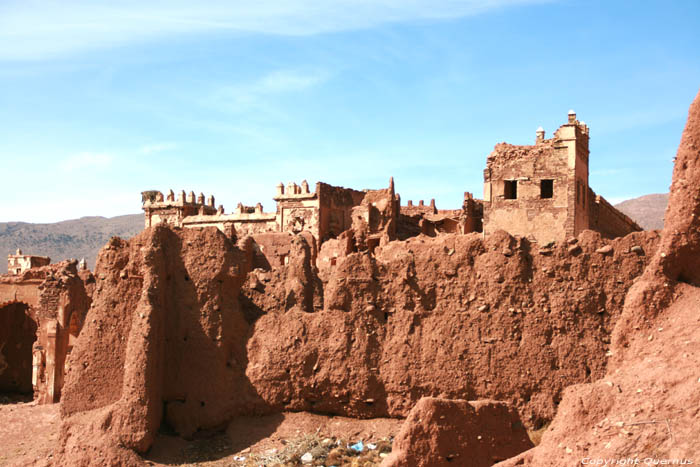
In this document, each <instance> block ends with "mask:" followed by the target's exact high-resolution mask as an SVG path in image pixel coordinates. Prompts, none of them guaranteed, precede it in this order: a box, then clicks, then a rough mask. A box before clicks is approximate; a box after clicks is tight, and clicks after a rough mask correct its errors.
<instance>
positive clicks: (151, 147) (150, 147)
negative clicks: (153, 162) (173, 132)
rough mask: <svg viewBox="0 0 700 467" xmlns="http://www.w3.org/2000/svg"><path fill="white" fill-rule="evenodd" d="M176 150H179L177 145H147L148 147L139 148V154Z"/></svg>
mask: <svg viewBox="0 0 700 467" xmlns="http://www.w3.org/2000/svg"><path fill="white" fill-rule="evenodd" d="M175 148H177V144H175V143H154V144H146V145H144V146H141V147H140V148H139V153H140V154H146V155H148V154H155V153H158V152H164V151H171V150H173V149H175Z"/></svg>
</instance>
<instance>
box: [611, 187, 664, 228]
mask: <svg viewBox="0 0 700 467" xmlns="http://www.w3.org/2000/svg"><path fill="white" fill-rule="evenodd" d="M667 204H668V193H664V194H654V195H645V196H640V197H639V198H634V199H628V200H627V201H623V202H621V203H619V204H616V205H615V207H616V208H617V209H619V210H620V211H622V212H624V213H625V214H627V215H628V216H630V217H631V218H632V219H634V221H635V222H637V224H639V225H640V226H641V227H642V228H643V229H644V230H657V229H663V228H664V213H665V212H666V205H667Z"/></svg>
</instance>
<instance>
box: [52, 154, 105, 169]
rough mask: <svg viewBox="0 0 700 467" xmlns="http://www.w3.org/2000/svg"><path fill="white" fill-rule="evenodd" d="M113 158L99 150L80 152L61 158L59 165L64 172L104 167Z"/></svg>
mask: <svg viewBox="0 0 700 467" xmlns="http://www.w3.org/2000/svg"><path fill="white" fill-rule="evenodd" d="M113 160H114V158H113V157H112V156H111V155H110V154H106V153H101V152H81V153H78V154H75V155H73V156H70V157H68V158H67V159H65V160H63V162H62V163H61V167H62V168H63V170H65V171H66V172H75V171H79V170H92V169H105V168H107V167H109V166H110V165H112V161H113Z"/></svg>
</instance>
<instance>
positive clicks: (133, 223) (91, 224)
mask: <svg viewBox="0 0 700 467" xmlns="http://www.w3.org/2000/svg"><path fill="white" fill-rule="evenodd" d="M141 230H143V214H131V215H127V216H118V217H111V218H105V217H81V218H80V219H73V220H69V221H62V222H56V223H53V224H30V223H27V222H0V273H3V274H4V273H6V272H7V255H8V254H10V253H14V252H15V251H16V250H17V248H21V249H22V252H23V253H26V254H32V255H41V256H50V257H51V262H53V263H55V262H58V261H61V260H64V259H68V258H75V259H80V258H85V260H86V261H87V264H88V267H89V268H90V269H94V267H95V260H96V259H97V253H98V252H99V251H100V248H102V247H103V246H104V245H105V243H107V240H109V239H110V238H111V237H113V236H118V237H122V238H129V237H132V236H134V235H136V234H137V233H139V232H140V231H141Z"/></svg>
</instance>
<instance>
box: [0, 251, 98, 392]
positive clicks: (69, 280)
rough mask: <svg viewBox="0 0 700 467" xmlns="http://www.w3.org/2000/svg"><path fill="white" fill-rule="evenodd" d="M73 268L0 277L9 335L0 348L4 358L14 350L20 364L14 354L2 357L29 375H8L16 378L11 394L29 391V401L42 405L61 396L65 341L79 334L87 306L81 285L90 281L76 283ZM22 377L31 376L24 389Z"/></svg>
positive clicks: (68, 264)
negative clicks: (14, 390)
mask: <svg viewBox="0 0 700 467" xmlns="http://www.w3.org/2000/svg"><path fill="white" fill-rule="evenodd" d="M76 264H77V263H76V261H63V262H61V263H57V264H53V265H49V266H44V267H40V268H34V269H29V270H27V271H25V272H23V273H22V274H21V275H19V276H0V319H3V320H9V321H7V322H6V323H5V324H6V325H7V326H9V327H8V328H6V329H9V330H10V331H11V332H10V333H9V334H7V335H5V336H4V337H2V338H0V346H5V348H6V352H8V349H9V348H10V347H13V346H14V348H15V349H18V350H19V352H20V353H21V358H20V357H19V356H18V355H19V354H17V355H15V353H14V351H13V353H12V355H10V354H8V353H6V355H5V356H6V357H8V358H9V359H10V360H11V361H12V362H13V364H18V365H20V367H22V368H24V367H25V366H26V362H27V361H29V370H28V371H29V373H26V372H24V371H25V370H26V368H24V369H19V368H10V370H11V371H14V372H15V373H16V375H18V376H17V377H18V378H20V377H21V381H19V380H17V381H18V383H17V384H16V385H15V386H16V387H17V390H19V391H20V392H31V391H32V390H33V393H34V398H35V399H36V400H37V401H38V402H39V403H42V404H44V403H53V402H58V399H59V398H60V396H61V388H62V387H63V378H64V371H65V359H66V355H67V354H68V352H69V351H70V342H71V336H73V337H74V336H75V335H76V334H77V333H79V332H80V329H81V327H82V324H83V321H84V319H85V313H86V312H87V309H88V308H89V306H90V296H89V295H88V292H87V290H86V285H85V284H86V281H89V279H90V275H89V273H84V274H83V275H84V278H83V277H81V276H80V275H79V274H78V271H77V268H76ZM18 309H22V310H23V313H18V312H17V310H18ZM28 343H29V344H28ZM31 343H33V345H32V344H31ZM27 345H29V350H28V351H29V355H30V357H29V360H27V358H26V357H27V354H26V352H27ZM18 346H19V347H18ZM0 366H2V365H0ZM17 371H19V373H17ZM1 373H2V372H0V374H1ZM27 374H30V375H31V378H30V379H29V382H30V385H29V386H27V380H26V376H27ZM8 390H10V389H8Z"/></svg>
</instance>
